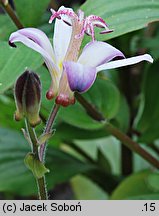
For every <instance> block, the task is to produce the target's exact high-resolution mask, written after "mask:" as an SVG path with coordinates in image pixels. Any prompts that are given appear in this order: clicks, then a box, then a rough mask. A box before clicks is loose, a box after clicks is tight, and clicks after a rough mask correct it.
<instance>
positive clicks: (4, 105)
mask: <svg viewBox="0 0 159 216" xmlns="http://www.w3.org/2000/svg"><path fill="white" fill-rule="evenodd" d="M0 107H1V112H0V126H1V127H8V128H12V129H19V130H20V129H21V128H22V127H23V122H22V121H19V122H16V121H14V113H15V109H16V108H15V103H14V101H13V100H11V99H10V98H8V97H6V96H4V95H0Z"/></svg>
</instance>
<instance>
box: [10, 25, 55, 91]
mask: <svg viewBox="0 0 159 216" xmlns="http://www.w3.org/2000/svg"><path fill="white" fill-rule="evenodd" d="M9 42H10V44H14V43H15V42H21V43H23V44H24V45H26V46H27V47H29V48H31V49H33V50H35V51H37V52H38V53H40V54H41V55H42V56H43V58H44V61H45V63H46V65H47V67H48V69H49V71H50V74H51V76H52V81H53V86H54V88H56V91H57V87H58V79H59V74H58V68H57V66H56V64H55V62H54V59H55V56H54V53H53V49H52V46H51V44H50V41H49V39H48V38H47V36H46V35H45V33H44V32H42V31H41V30H38V29H34V28H25V29H21V30H18V31H16V32H14V33H12V34H11V36H10V38H9Z"/></svg>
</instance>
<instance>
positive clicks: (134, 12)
mask: <svg viewBox="0 0 159 216" xmlns="http://www.w3.org/2000/svg"><path fill="white" fill-rule="evenodd" d="M81 9H82V10H84V12H85V13H86V15H90V14H95V15H97V16H101V17H102V18H103V19H104V20H105V21H106V23H107V24H108V25H109V28H110V29H114V32H113V33H110V34H105V35H99V34H96V39H97V40H103V41H104V40H108V39H110V38H114V37H118V36H120V35H123V34H126V33H128V32H132V31H136V30H138V29H142V28H144V27H145V26H147V24H148V23H150V22H154V21H158V19H159V14H158V10H159V1H158V0H153V1H150V0H142V1H138V0H134V1H133V4H132V0H120V1H116V0H111V1H110V0H99V1H94V0H87V1H86V3H84V4H83V5H82V7H81ZM98 32H99V31H98ZM87 41H88V37H87ZM85 42H86V40H85Z"/></svg>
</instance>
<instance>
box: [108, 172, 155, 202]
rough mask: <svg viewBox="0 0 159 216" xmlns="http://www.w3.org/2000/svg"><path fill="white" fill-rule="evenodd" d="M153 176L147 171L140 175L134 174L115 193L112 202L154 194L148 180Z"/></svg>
mask: <svg viewBox="0 0 159 216" xmlns="http://www.w3.org/2000/svg"><path fill="white" fill-rule="evenodd" d="M151 174H152V172H151V171H149V170H145V171H142V172H139V173H135V174H132V175H131V176H129V177H127V178H126V179H125V180H124V181H122V182H121V184H120V185H119V186H118V187H117V188H116V189H115V191H114V192H113V194H112V196H111V199H112V200H121V199H128V198H129V197H134V196H143V195H147V194H152V193H153V192H154V190H152V189H151V188H150V187H149V185H148V182H147V180H148V178H149V176H150V175H151Z"/></svg>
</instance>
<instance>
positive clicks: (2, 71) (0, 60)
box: [0, 42, 42, 93]
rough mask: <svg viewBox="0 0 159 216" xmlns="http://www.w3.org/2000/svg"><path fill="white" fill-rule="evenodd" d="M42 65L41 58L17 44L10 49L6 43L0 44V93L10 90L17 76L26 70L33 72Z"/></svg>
mask: <svg viewBox="0 0 159 216" xmlns="http://www.w3.org/2000/svg"><path fill="white" fill-rule="evenodd" d="M41 64H42V58H41V57H40V55H39V54H37V53H35V52H33V51H32V50H31V49H28V48H26V47H25V46H23V45H21V44H18V47H17V48H12V47H10V46H9V45H8V43H7V42H1V43H0V93H3V92H4V91H5V90H7V89H8V88H10V87H11V86H12V85H13V83H14V82H15V80H16V78H17V76H19V75H20V74H21V73H23V72H24V71H25V70H26V68H30V69H32V70H35V69H36V68H37V67H38V66H39V65H41Z"/></svg>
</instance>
